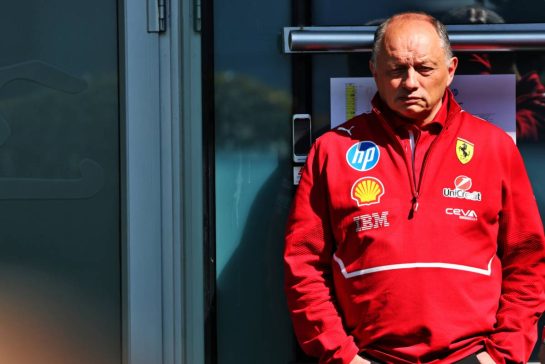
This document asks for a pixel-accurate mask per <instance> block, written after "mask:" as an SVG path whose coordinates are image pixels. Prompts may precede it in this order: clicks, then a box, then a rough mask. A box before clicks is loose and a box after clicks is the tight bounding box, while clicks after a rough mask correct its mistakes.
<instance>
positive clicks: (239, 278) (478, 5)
mask: <svg viewBox="0 0 545 364" xmlns="http://www.w3.org/2000/svg"><path fill="white" fill-rule="evenodd" d="M409 10H410V11H425V12H428V13H431V14H432V15H434V16H436V17H437V18H439V19H441V20H443V21H444V22H445V23H446V24H449V25H463V24H465V25H477V24H496V26H497V27H498V29H502V27H503V28H505V27H506V26H505V25H508V26H511V25H513V24H525V25H524V26H523V27H529V28H528V29H533V28H536V29H538V28H539V29H543V23H545V15H544V14H545V4H544V3H543V2H541V1H537V0H536V1H534V0H532V1H528V2H525V5H524V6H521V4H520V2H517V1H510V0H501V1H500V0H497V1H492V0H490V1H484V0H483V1H473V0H467V1H441V2H438V1H416V0H415V1H394V0H386V1H381V2H380V4H373V6H370V5H369V4H368V3H367V2H362V1H357V0H350V1H344V2H343V3H342V5H339V4H338V3H334V2H331V1H323V0H320V1H312V2H311V1H293V2H288V1H285V2H275V3H274V5H272V3H269V2H266V1H257V2H252V3H251V4H248V3H247V2H244V1H230V2H229V3H228V4H227V3H225V2H214V3H213V7H211V8H210V13H209V16H210V18H209V20H210V22H209V23H208V25H206V24H205V27H206V26H208V28H207V29H208V31H210V32H211V34H213V36H211V37H209V39H210V43H209V47H210V48H209V49H210V50H211V52H210V53H209V54H210V55H211V60H210V63H209V66H210V67H209V68H208V73H209V78H208V79H209V84H213V88H211V89H210V90H211V91H212V92H211V93H210V94H209V95H208V96H206V95H205V100H204V104H205V105H207V104H208V105H213V112H211V113H209V118H208V119H207V120H206V122H207V126H209V127H210V128H211V129H210V130H213V138H212V137H210V138H209V139H208V141H209V143H210V146H211V149H210V150H211V151H212V153H211V164H212V166H213V168H212V170H213V173H215V176H214V175H212V176H214V178H212V179H211V180H210V190H209V191H210V196H211V202H212V204H211V205H210V209H209V212H210V215H211V217H210V218H211V221H212V222H213V223H212V225H211V230H210V237H211V238H210V239H209V241H208V243H209V248H210V258H211V259H210V261H211V262H212V263H211V265H210V272H212V277H211V279H210V282H211V285H210V287H209V288H210V292H212V294H211V295H210V300H209V309H210V312H211V315H212V317H213V315H216V316H215V320H211V323H210V325H209V327H208V328H209V333H210V336H209V341H208V342H209V344H210V353H212V354H211V355H210V357H209V359H210V361H211V362H218V363H241V362H244V363H246V362H247V363H251V362H258V361H259V362H266V363H301V362H306V361H310V362H312V360H311V359H310V358H307V357H306V356H305V355H303V354H302V353H301V352H300V351H299V349H298V346H297V344H296V343H295V341H294V337H293V334H292V330H291V326H290V322H289V319H288V317H287V309H286V303H285V299H284V295H283V289H282V280H283V275H282V249H283V233H284V226H285V221H286V216H287V213H288V209H289V206H290V202H291V197H292V194H293V192H294V191H295V188H296V187H295V185H294V176H295V175H296V169H295V168H294V167H298V166H300V165H301V163H296V162H293V158H292V140H291V138H292V115H293V114H309V115H310V117H311V122H312V137H313V139H315V138H317V137H318V136H320V135H321V134H322V133H324V132H325V131H327V130H329V128H330V116H331V105H330V79H331V78H334V77H365V76H370V72H369V70H368V66H367V65H368V60H369V56H370V54H369V53H368V52H365V51H364V52H325V53H306V52H302V53H284V52H283V50H282V48H281V47H280V46H279V45H278V40H279V38H280V37H281V31H282V29H283V28H284V27H287V26H292V27H299V26H314V27H338V26H376V25H377V24H379V23H380V22H381V21H382V20H383V19H385V18H387V17H388V16H390V15H392V14H394V13H397V12H401V11H409ZM534 25H535V27H534ZM205 31H206V30H205ZM212 31H213V32H212ZM541 49H543V47H541ZM457 55H458V56H459V57H460V58H461V64H460V67H459V71H458V72H457V74H458V75H464V74H466V75H471V74H505V73H508V74H514V75H515V77H516V127H517V132H516V139H517V145H518V146H519V148H520V150H521V152H522V154H523V157H524V160H525V163H526V166H527V169H528V171H529V174H530V178H531V181H532V183H533V187H534V191H535V194H536V198H537V200H538V204H539V207H540V211H541V215H542V216H545V189H544V188H543V186H544V185H545V173H544V172H543V168H541V165H542V164H543V156H544V155H545V154H544V152H545V98H544V96H543V95H545V93H544V92H545V88H544V86H543V82H545V66H544V65H545V62H544V61H545V51H543V50H536V49H532V50H529V49H525V50H517V51H510V52H488V51H482V52H473V53H468V52H459V53H457ZM205 72H206V70H205ZM210 76H211V77H210ZM212 80H213V81H212ZM207 97H208V99H206V98H207ZM207 100H208V102H207ZM210 107H212V106H210ZM540 327H541V324H540ZM536 359H537V353H536V352H534V353H533V355H532V360H536Z"/></svg>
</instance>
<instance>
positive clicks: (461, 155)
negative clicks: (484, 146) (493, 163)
mask: <svg viewBox="0 0 545 364" xmlns="http://www.w3.org/2000/svg"><path fill="white" fill-rule="evenodd" d="M473 149H474V148H473V143H470V142H468V141H467V140H465V139H462V138H458V140H456V155H457V156H458V160H459V161H460V163H462V164H466V163H468V162H469V161H470V160H471V158H473Z"/></svg>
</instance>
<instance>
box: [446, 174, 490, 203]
mask: <svg viewBox="0 0 545 364" xmlns="http://www.w3.org/2000/svg"><path fill="white" fill-rule="evenodd" d="M472 185H473V182H472V181H471V178H469V177H467V176H458V177H456V178H455V179H454V189H450V188H443V196H445V197H450V198H461V199H464V200H471V201H481V199H482V196H481V193H480V192H477V191H473V192H470V191H469V189H470V188H471V186H472Z"/></svg>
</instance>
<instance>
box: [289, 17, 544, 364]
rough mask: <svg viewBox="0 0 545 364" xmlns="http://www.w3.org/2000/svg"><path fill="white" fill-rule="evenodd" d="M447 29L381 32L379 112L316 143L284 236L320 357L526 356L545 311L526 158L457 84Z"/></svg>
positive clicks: (388, 27) (294, 296)
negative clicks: (463, 98) (460, 97)
mask: <svg viewBox="0 0 545 364" xmlns="http://www.w3.org/2000/svg"><path fill="white" fill-rule="evenodd" d="M457 62H458V61H457V59H456V57H453V56H452V51H451V49H450V44H449V41H448V36H447V34H446V30H445V28H444V26H443V25H442V24H441V23H439V22H438V21H437V20H435V19H434V18H432V17H431V16H428V15H426V14H420V13H405V14H400V15H396V16H394V17H392V18H390V19H388V20H387V21H386V22H384V23H383V24H382V25H381V26H379V28H378V29H377V32H376V34H375V45H374V49H373V56H372V60H371V62H370V68H371V71H372V73H373V76H374V78H375V81H376V84H377V88H378V93H377V95H376V96H375V98H374V99H373V111H372V112H371V113H370V114H362V115H359V116H357V117H355V118H353V119H351V120H349V121H347V122H346V123H344V124H343V125H342V126H340V127H338V128H337V129H336V130H332V131H330V132H328V133H326V134H324V135H323V136H322V137H320V138H319V139H318V140H317V141H316V143H315V145H314V146H313V147H312V149H311V151H310V153H309V156H308V160H307V163H306V166H305V168H304V171H303V174H302V178H301V182H300V185H299V187H298V190H297V194H296V196H295V199H294V203H293V207H292V211H291V214H290V218H289V222H288V228H287V233H286V247H285V255H284V260H285V272H286V293H287V298H288V304H289V308H290V311H291V315H292V320H293V323H294V327H295V332H296V335H297V337H298V340H299V342H300V344H301V346H302V347H303V349H304V350H305V351H306V352H307V353H308V354H310V355H313V356H317V357H319V358H320V362H321V363H342V364H348V363H350V364H357V363H369V362H370V361H374V362H382V363H455V362H462V363H472V362H475V363H479V362H480V363H493V362H495V363H523V362H526V361H527V360H528V358H529V356H530V353H531V350H532V348H533V345H534V343H535V340H536V322H537V319H538V317H539V315H540V313H541V312H542V311H543V309H544V298H545V296H544V279H543V278H544V272H545V252H544V242H545V238H544V235H543V225H542V223H541V220H540V218H539V212H538V210H537V206H536V202H535V199H534V196H533V194H532V191H531V186H530V183H529V181H528V178H527V175H526V172H525V169H524V166H523V162H522V159H521V157H520V154H519V153H518V151H517V148H516V146H515V145H514V143H513V142H512V140H511V138H510V137H509V136H508V135H507V134H506V133H505V132H504V131H502V130H500V129H499V128H497V127H495V126H493V125H492V124H490V123H488V122H486V121H484V120H481V119H478V118H476V117H474V116H472V115H470V114H468V113H467V112H464V111H463V110H462V109H461V108H460V106H459V105H458V104H457V103H456V101H455V100H454V98H453V96H452V93H451V92H450V91H449V90H448V86H449V85H450V83H451V81H452V79H453V77H454V72H455V70H456V66H457Z"/></svg>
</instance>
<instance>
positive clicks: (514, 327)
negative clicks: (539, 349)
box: [486, 146, 545, 363]
mask: <svg viewBox="0 0 545 364" xmlns="http://www.w3.org/2000/svg"><path fill="white" fill-rule="evenodd" d="M510 158H511V161H510V164H509V161H506V162H507V165H508V166H509V167H508V172H507V176H506V178H505V179H504V181H503V186H502V201H503V207H502V212H501V214H500V229H499V237H498V256H499V258H500V260H501V263H502V293H501V297H500V302H499V308H498V312H497V314H496V320H497V321H496V326H495V330H494V332H493V334H492V335H491V336H490V341H489V342H488V343H487V345H486V346H487V350H488V352H489V353H490V354H491V355H492V357H493V358H494V359H495V361H496V362H497V363H526V362H527V361H528V359H529V357H530V354H531V353H532V349H533V347H534V344H535V342H536V339H537V320H538V319H539V317H540V315H541V313H542V312H543V310H544V309H545V304H544V303H545V294H544V276H545V251H544V250H545V249H544V241H545V238H544V236H543V224H542V222H541V219H540V217H539V211H538V208H537V204H536V200H535V197H534V195H533V193H532V187H531V185H530V181H529V179H528V176H527V174H526V170H525V168H524V164H523V161H522V157H521V156H520V153H519V152H518V150H517V148H516V147H515V146H513V148H512V153H511V156H510ZM507 159H508V160H509V158H507Z"/></svg>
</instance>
